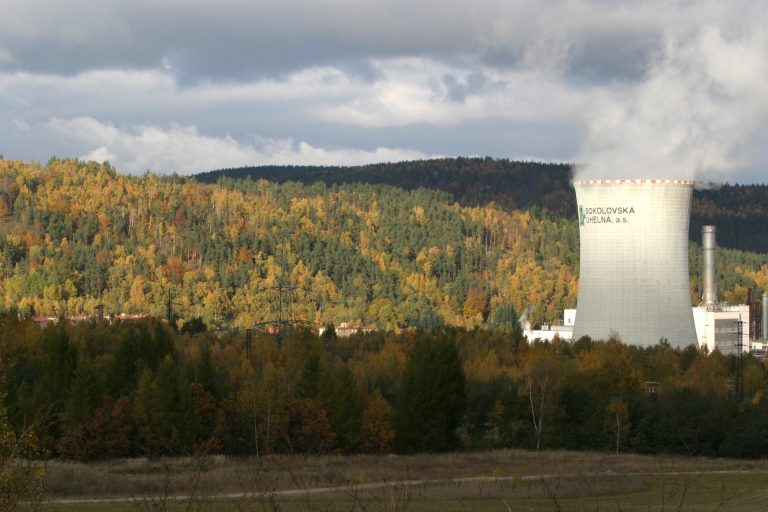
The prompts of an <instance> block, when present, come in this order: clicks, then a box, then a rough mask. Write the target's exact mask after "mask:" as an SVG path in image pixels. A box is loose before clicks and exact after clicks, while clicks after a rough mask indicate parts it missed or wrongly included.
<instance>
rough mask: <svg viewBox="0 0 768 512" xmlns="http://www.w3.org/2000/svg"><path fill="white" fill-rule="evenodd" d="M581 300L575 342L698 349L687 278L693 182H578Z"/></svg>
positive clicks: (574, 332)
mask: <svg viewBox="0 0 768 512" xmlns="http://www.w3.org/2000/svg"><path fill="white" fill-rule="evenodd" d="M574 188H575V189H576V199H577V202H578V214H579V239H580V260H579V266H580V270H579V298H578V307H577V314H576V320H575V323H574V328H573V339H578V338H580V337H581V336H584V335H588V336H590V337H592V338H593V339H607V338H609V337H610V336H612V335H614V334H617V335H618V336H619V337H620V339H621V341H622V342H624V343H627V344H630V345H642V346H648V345H655V344H656V343H658V342H659V341H660V340H662V339H665V340H667V341H668V342H669V343H670V344H671V345H672V346H674V347H681V348H682V347H686V346H688V345H689V344H691V343H695V342H696V329H695V327H694V322H693V312H692V309H691V296H690V286H689V281H688V279H689V277H688V222H689V218H690V206H691V191H692V188H693V182H692V181H683V180H649V179H638V180H590V181H574Z"/></svg>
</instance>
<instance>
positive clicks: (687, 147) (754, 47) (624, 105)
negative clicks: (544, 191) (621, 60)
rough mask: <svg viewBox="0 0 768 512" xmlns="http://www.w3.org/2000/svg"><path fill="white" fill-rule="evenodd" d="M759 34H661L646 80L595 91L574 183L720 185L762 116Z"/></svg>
mask: <svg viewBox="0 0 768 512" xmlns="http://www.w3.org/2000/svg"><path fill="white" fill-rule="evenodd" d="M767 81H768V44H767V40H766V35H765V32H763V31H762V30H753V31H750V32H747V33H744V32H741V33H738V34H737V33H733V32H726V31H724V30H723V29H720V28H714V27H708V28H700V29H697V30H695V31H691V32H689V33H687V34H683V35H681V34H667V35H665V36H664V45H663V46H662V49H661V51H660V52H659V55H658V58H656V59H655V60H654V62H653V63H652V64H651V65H650V67H649V70H648V74H647V76H646V79H645V80H642V81H641V82H639V83H637V84H629V85H623V86H614V87H609V88H604V89H601V90H600V91H599V92H598V93H597V94H596V96H595V99H594V106H593V108H592V109H591V114H590V116H589V119H588V134H587V138H586V141H585V143H584V145H583V147H582V149H581V152H580V155H579V157H578V161H579V162H580V165H579V166H578V167H577V171H576V177H577V179H605V178H617V177H620V178H659V177H665V178H680V179H694V178H699V179H706V180H714V181H721V180H727V179H728V176H729V173H730V172H732V171H733V170H735V169H738V168H740V167H743V166H744V165H746V164H748V163H749V161H750V159H751V157H752V152H753V151H752V148H753V147H754V146H755V143H756V142H757V141H756V140H755V138H756V133H757V131H758V129H759V128H760V127H761V126H762V125H763V124H764V123H765V121H766V118H768V94H766V85H768V84H767Z"/></svg>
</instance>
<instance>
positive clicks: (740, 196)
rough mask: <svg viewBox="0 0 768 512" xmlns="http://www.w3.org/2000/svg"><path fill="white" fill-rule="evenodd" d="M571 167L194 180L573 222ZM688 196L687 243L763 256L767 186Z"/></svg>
mask: <svg viewBox="0 0 768 512" xmlns="http://www.w3.org/2000/svg"><path fill="white" fill-rule="evenodd" d="M571 174H572V166H571V165H568V164H549V163H540V162H516V161H510V160H503V159H492V158H446V159H436V160H422V161H414V162H398V163H387V164H375V165H364V166H358V167H319V166H260V167H240V168H234V169H221V170H217V171H210V172H206V173H202V174H198V175H196V176H195V179H197V180H199V181H201V182H203V183H215V182H217V181H218V180H219V179H220V178H224V177H226V178H233V179H245V178H250V179H252V180H258V179H265V180H269V181H274V182H277V183H283V182H286V181H297V182H301V183H305V184H311V183H315V182H322V183H325V184H328V185H341V184H345V183H370V184H385V185H391V186H394V187H400V188H403V189H406V190H414V189H417V188H427V189H435V190H441V191H444V192H447V193H448V194H450V197H451V198H453V200H455V201H457V202H458V203H459V204H461V205H462V206H485V205H488V204H491V203H493V204H496V205H498V206H499V207H501V208H504V209H507V210H516V209H521V210H532V211H534V212H541V213H543V212H548V213H549V214H551V215H554V216H556V217H561V218H565V219H573V218H575V215H576V196H575V194H574V191H573V187H572V186H571ZM705 187H706V188H697V189H695V190H694V193H693V206H692V208H691V210H692V211H691V230H690V235H691V241H694V242H698V241H700V233H701V226H705V225H708V224H715V225H717V226H718V227H719V228H720V229H719V234H718V242H719V243H720V245H722V246H723V247H729V248H731V249H739V250H743V251H752V252H761V253H765V252H768V185H731V184H712V183H710V184H705Z"/></svg>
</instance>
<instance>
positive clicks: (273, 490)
mask: <svg viewBox="0 0 768 512" xmlns="http://www.w3.org/2000/svg"><path fill="white" fill-rule="evenodd" d="M46 475H47V486H46V493H45V496H44V500H43V502H42V503H41V504H40V505H41V507H42V508H43V509H44V510H61V511H94V512H95V511H102V510H185V511H186V510H286V511H289V510H302V511H310V510H312V511H314V510H317V511H337V510H339V511H340V510H359V511H374V510H376V511H378V510H380V511H396V510H413V511H427V510H435V511H437V510H457V511H459V510H461V511H464V510H483V511H485V510H487V511H501V512H504V511H509V510H532V511H539V510H542V511H544V510H555V511H560V510H563V511H565V510H617V511H633V510H643V511H648V510H660V511H661V510H691V511H699V510H701V511H704V510H706V511H714V510H740V511H741V510H745V511H748V510H765V503H766V500H767V499H768V487H766V486H765V481H766V477H768V461H766V460H751V461H745V460H736V459H714V458H686V457H673V456H645V455H633V454H609V453H600V452H566V451H543V452H534V451H524V450H496V451H489V452H463V453H451V454H434V455H428V454H419V455H410V456H403V455H383V456H374V455H358V456H303V455H302V456H289V455H279V456H267V457H248V458H228V457H223V456H212V457H190V458H169V459H127V460H116V461H110V462H101V463H89V464H83V463H67V462H60V461H51V462H49V463H47V465H46Z"/></svg>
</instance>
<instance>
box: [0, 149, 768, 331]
mask: <svg viewBox="0 0 768 512" xmlns="http://www.w3.org/2000/svg"><path fill="white" fill-rule="evenodd" d="M487 165H489V166H490V165H491V163H490V162H488V163H487ZM561 182H562V181H561ZM763 207H764V206H763ZM539 212H540V210H537V209H536V208H531V209H529V210H521V209H508V208H502V207H500V206H499V205H498V204H494V203H487V204H483V205H482V206H466V205H461V204H458V203H456V202H455V201H454V200H453V199H452V198H451V197H450V195H449V194H447V193H446V192H444V191H440V190H434V189H428V188H416V189H414V190H403V189H402V188H397V187H393V186H388V185H382V184H377V185H371V184H361V183H346V184H340V185H326V184H324V183H322V182H314V183H312V184H304V183H300V182H296V181H289V182H285V183H275V182H273V181H266V180H258V181H253V180H232V179H222V180H220V181H219V182H218V183H216V184H205V183H200V182H199V181H195V180H193V179H188V178H184V177H179V176H167V177H159V176H155V175H153V174H151V173H148V174H146V175H144V176H125V175H122V174H120V173H118V172H117V171H116V170H115V169H114V168H112V167H111V166H110V165H109V164H97V163H94V162H88V163H84V162H79V161H76V160H58V159H52V160H51V161H50V162H48V164H47V165H45V166H43V165H39V164H36V163H24V162H18V161H8V160H2V159H0V301H1V302H0V306H2V308H3V309H5V310H18V311H20V312H21V313H22V314H23V315H24V316H33V315H41V316H52V315H57V316H58V315H61V314H63V313H65V312H66V314H68V315H78V314H84V315H91V314H93V313H94V312H95V310H96V307H97V305H99V304H103V305H104V306H105V308H106V312H107V313H109V314H114V313H121V312H124V313H135V314H145V315H151V316H165V314H166V302H167V300H168V293H169V290H170V291H171V292H172V295H173V301H172V302H173V310H174V311H175V313H176V314H177V315H178V317H179V321H180V322H182V321H186V320H189V319H192V318H196V317H200V318H202V319H203V320H204V321H205V323H207V324H208V325H209V326H216V327H223V328H226V327H240V328H244V327H252V326H253V325H254V324H256V323H260V322H266V321H268V320H271V319H276V318H277V317H278V315H280V314H283V315H286V314H289V315H291V317H292V318H294V319H296V320H305V321H308V322H312V323H313V324H314V325H316V326H319V325H322V324H325V323H328V322H333V323H335V324H338V323H339V322H343V321H361V322H364V323H366V324H369V325H373V326H375V327H378V328H380V329H385V330H395V329H399V328H409V327H423V328H431V327H435V326H440V325H450V326H458V327H465V328H469V329H473V328H481V329H508V328H510V326H512V325H514V320H515V318H516V312H520V311H522V309H527V308H530V309H532V311H533V313H532V315H531V317H532V319H533V320H534V321H535V322H542V321H556V320H558V319H560V318H562V310H563V308H566V307H574V306H575V304H576V297H577V293H578V226H577V223H576V222H574V221H573V220H572V219H564V218H562V217H559V216H557V215H553V214H547V215H540V214H539ZM725 234H726V233H723V235H725ZM690 256H691V271H692V276H691V277H692V282H694V283H695V282H696V281H698V279H699V278H698V269H700V268H701V264H700V260H701V251H700V249H699V248H698V246H696V245H695V244H694V245H692V246H691V252H690ZM718 265H719V269H718V270H719V274H720V279H719V283H718V290H719V291H720V292H721V294H722V298H723V299H725V300H728V301H730V302H741V301H744V300H745V299H746V293H747V288H748V287H756V288H759V289H765V288H766V287H768V253H751V252H742V251H735V250H721V251H720V252H719V255H718ZM280 287H282V288H283V291H285V290H286V289H287V288H290V289H291V293H282V295H281V294H280V292H278V291H276V290H275V288H280ZM696 293H697V292H696V290H695V289H692V301H694V302H695V301H696V299H695V295H696ZM654 341H655V340H654Z"/></svg>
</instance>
